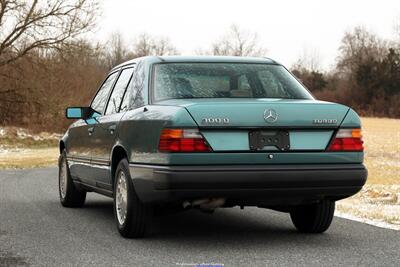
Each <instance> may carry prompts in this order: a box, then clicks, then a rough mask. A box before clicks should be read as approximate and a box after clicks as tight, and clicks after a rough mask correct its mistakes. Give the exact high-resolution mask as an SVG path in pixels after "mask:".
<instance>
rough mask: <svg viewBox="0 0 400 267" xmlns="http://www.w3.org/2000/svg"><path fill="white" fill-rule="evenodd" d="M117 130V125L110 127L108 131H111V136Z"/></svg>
mask: <svg viewBox="0 0 400 267" xmlns="http://www.w3.org/2000/svg"><path fill="white" fill-rule="evenodd" d="M116 128H117V125H115V124H113V125H111V126H109V127H108V130H109V131H110V134H114V132H115V129H116Z"/></svg>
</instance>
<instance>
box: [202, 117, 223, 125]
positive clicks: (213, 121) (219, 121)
mask: <svg viewBox="0 0 400 267" xmlns="http://www.w3.org/2000/svg"><path fill="white" fill-rule="evenodd" d="M229 122H230V120H229V118H203V119H202V120H201V124H214V125H215V124H229Z"/></svg>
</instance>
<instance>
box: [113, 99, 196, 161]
mask: <svg viewBox="0 0 400 267" xmlns="http://www.w3.org/2000/svg"><path fill="white" fill-rule="evenodd" d="M146 110H147V111H146ZM168 127H171V128H174V127H175V128H178V127H197V125H196V123H195V122H194V121H193V119H192V118H191V117H190V115H189V113H188V112H187V111H186V109H185V108H182V107H174V106H159V105H150V106H146V107H141V108H138V109H135V110H131V111H128V112H126V113H125V115H124V116H123V117H122V119H121V121H120V124H119V128H118V132H119V143H120V144H121V145H122V146H123V147H125V149H126V150H127V152H128V158H129V161H130V162H132V163H145V164H167V163H168V162H169V160H168V157H169V156H168V154H165V153H159V152H158V142H159V139H160V133H161V130H162V129H163V128H168Z"/></svg>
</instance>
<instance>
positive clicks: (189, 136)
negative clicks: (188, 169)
mask: <svg viewBox="0 0 400 267" xmlns="http://www.w3.org/2000/svg"><path fill="white" fill-rule="evenodd" d="M158 150H159V151H160V152H210V151H211V148H210V147H209V146H208V144H207V143H206V141H205V140H204V137H203V136H202V135H201V133H200V132H199V131H198V130H197V129H163V130H162V132H161V136H160V142H159V144H158Z"/></svg>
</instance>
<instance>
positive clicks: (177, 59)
mask: <svg viewBox="0 0 400 267" xmlns="http://www.w3.org/2000/svg"><path fill="white" fill-rule="evenodd" d="M142 60H145V61H148V62H150V63H161V62H191V63H193V62H223V63H267V64H268V63H269V64H279V63H277V62H276V61H275V60H273V59H270V58H267V57H237V56H146V57H139V58H135V59H132V60H128V61H126V62H124V63H122V64H119V65H118V66H116V67H114V68H113V70H115V69H119V68H121V67H124V66H127V65H132V64H136V63H138V62H139V61H142Z"/></svg>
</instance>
